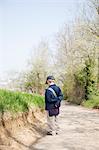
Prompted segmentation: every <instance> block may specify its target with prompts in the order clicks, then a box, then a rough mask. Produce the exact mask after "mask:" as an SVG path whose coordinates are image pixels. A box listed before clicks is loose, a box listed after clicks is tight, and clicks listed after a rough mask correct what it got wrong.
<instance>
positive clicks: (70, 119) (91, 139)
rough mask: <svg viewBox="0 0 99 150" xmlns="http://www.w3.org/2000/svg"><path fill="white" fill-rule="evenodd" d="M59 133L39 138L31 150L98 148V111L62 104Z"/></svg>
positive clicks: (83, 149) (94, 149)
mask: <svg viewBox="0 0 99 150" xmlns="http://www.w3.org/2000/svg"><path fill="white" fill-rule="evenodd" d="M59 124H60V129H61V131H60V134H59V135H56V136H44V137H42V138H40V139H39V140H38V141H37V142H36V143H35V144H34V145H32V146H31V150H99V112H97V111H95V110H93V111H91V110H87V109H85V108H83V107H80V106H71V105H66V106H65V105H63V106H62V108H61V115H60V119H59Z"/></svg>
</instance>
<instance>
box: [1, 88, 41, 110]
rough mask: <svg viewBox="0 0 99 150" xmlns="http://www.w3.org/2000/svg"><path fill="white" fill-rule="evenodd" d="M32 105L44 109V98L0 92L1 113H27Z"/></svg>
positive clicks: (6, 91) (35, 95)
mask: <svg viewBox="0 0 99 150" xmlns="http://www.w3.org/2000/svg"><path fill="white" fill-rule="evenodd" d="M31 105H35V106H37V107H40V108H44V97H43V96H40V95H37V94H33V95H32V94H28V93H21V92H12V91H8V90H2V89H1V90H0V112H3V111H10V112H14V113H16V112H25V111H27V110H28V108H29V107H30V106H31Z"/></svg>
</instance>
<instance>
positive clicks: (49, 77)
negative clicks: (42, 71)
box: [46, 76, 55, 84]
mask: <svg viewBox="0 0 99 150" xmlns="http://www.w3.org/2000/svg"><path fill="white" fill-rule="evenodd" d="M48 80H55V78H54V77H53V76H48V77H47V79H46V84H47V81H48Z"/></svg>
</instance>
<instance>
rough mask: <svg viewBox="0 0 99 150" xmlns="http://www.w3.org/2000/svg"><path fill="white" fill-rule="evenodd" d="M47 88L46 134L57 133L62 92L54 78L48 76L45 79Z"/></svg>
mask: <svg viewBox="0 0 99 150" xmlns="http://www.w3.org/2000/svg"><path fill="white" fill-rule="evenodd" d="M46 84H48V86H49V87H48V88H47V89H46V91H45V110H46V111H47V124H48V132H47V135H53V134H58V131H59V126H58V115H59V113H60V112H59V111H60V106H61V100H63V94H62V92H61V89H60V88H59V87H58V86H57V85H56V84H55V78H54V77H53V76H48V77H47V79H46Z"/></svg>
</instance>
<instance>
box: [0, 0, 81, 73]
mask: <svg viewBox="0 0 99 150" xmlns="http://www.w3.org/2000/svg"><path fill="white" fill-rule="evenodd" d="M82 2H83V0H0V75H3V73H4V72H6V71H10V70H16V71H21V70H23V69H24V68H25V67H26V62H27V59H28V58H29V56H30V54H31V51H32V49H33V47H34V45H35V44H37V43H38V42H39V41H40V40H41V39H42V38H48V39H49V40H50V39H51V38H52V37H53V36H54V34H55V33H56V32H57V31H58V30H59V29H60V27H61V26H62V24H64V23H69V22H71V21H72V20H74V18H75V17H76V16H77V15H78V9H79V6H81V5H82Z"/></svg>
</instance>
